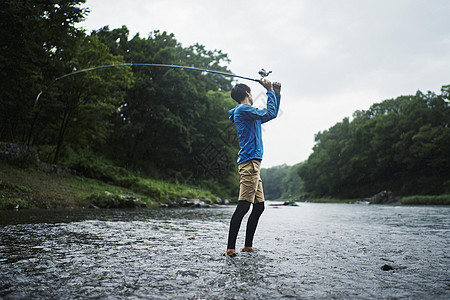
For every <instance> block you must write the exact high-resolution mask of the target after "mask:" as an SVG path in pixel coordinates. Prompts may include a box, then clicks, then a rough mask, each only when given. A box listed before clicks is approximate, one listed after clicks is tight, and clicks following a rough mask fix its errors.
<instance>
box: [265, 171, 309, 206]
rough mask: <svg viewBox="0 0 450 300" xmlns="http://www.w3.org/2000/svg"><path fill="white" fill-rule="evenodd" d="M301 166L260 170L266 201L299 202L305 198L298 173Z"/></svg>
mask: <svg viewBox="0 0 450 300" xmlns="http://www.w3.org/2000/svg"><path fill="white" fill-rule="evenodd" d="M301 165H302V164H296V165H293V166H287V165H281V166H276V167H272V168H269V169H261V179H262V181H263V185H264V196H265V198H267V199H268V200H277V199H282V200H288V199H291V200H300V199H302V198H303V197H304V196H305V192H304V187H303V185H304V184H303V180H302V179H301V178H300V176H299V174H298V171H299V168H300V166H301Z"/></svg>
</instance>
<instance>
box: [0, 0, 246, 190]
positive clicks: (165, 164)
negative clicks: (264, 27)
mask: <svg viewBox="0 0 450 300" xmlns="http://www.w3.org/2000/svg"><path fill="white" fill-rule="evenodd" d="M84 2H85V1H79V0H74V1H62V2H61V1H40V2H35V1H10V0H7V1H2V3H1V4H0V6H1V10H0V14H1V15H0V22H1V26H0V28H1V29H0V30H1V36H2V40H1V42H0V43H1V46H0V51H1V52H0V66H1V80H0V90H1V91H2V92H1V95H0V97H1V99H0V122H1V123H0V141H2V142H9V143H17V144H23V145H28V146H32V147H33V148H35V149H37V151H38V154H39V158H40V160H41V161H45V162H48V163H53V164H61V165H65V166H67V167H69V168H71V169H74V170H76V171H77V173H79V174H82V175H83V176H87V177H93V178H97V179H100V180H105V181H110V182H114V183H117V184H119V185H125V186H127V185H131V184H132V182H131V183H130V182H127V181H129V178H130V177H129V176H128V172H132V173H133V174H139V175H140V176H146V177H151V178H160V179H163V180H170V181H173V182H181V183H188V184H197V185H202V186H207V187H208V188H209V189H210V190H212V191H213V192H214V193H216V194H219V195H220V194H223V195H227V196H229V195H233V193H237V188H236V186H237V184H238V182H237V178H236V176H237V175H236V163H235V161H236V155H237V152H238V143H237V136H236V134H235V130H234V128H233V126H231V125H232V123H231V122H230V121H229V120H228V114H227V111H228V110H229V109H230V108H232V107H234V106H235V102H234V101H233V100H232V99H231V97H230V96H229V90H230V89H231V86H232V80H231V79H230V78H228V77H224V76H220V75H215V74H209V73H208V74H204V73H202V72H196V71H186V70H181V69H171V68H144V67H117V68H108V69H99V70H94V71H90V72H84V73H80V74H77V75H73V76H70V77H66V78H64V79H62V80H58V81H55V78H57V77H58V76H62V75H64V74H68V73H71V72H74V71H77V70H81V69H85V68H90V67H95V66H102V65H113V64H124V63H159V64H173V65H183V66H195V67H198V68H208V69H212V70H218V71H225V72H230V71H229V70H228V69H227V67H226V65H227V64H228V63H229V59H228V57H227V54H225V53H222V51H220V50H208V49H207V48H206V47H205V46H203V45H199V44H195V45H191V46H188V47H183V46H182V45H181V44H180V43H179V42H178V41H177V40H176V38H175V36H174V34H171V33H167V32H161V31H158V30H154V31H153V32H152V33H151V34H149V36H148V37H141V36H140V35H139V34H136V35H135V36H133V37H130V36H129V30H128V29H127V27H126V26H123V27H122V28H117V29H109V28H108V27H104V28H100V29H98V30H96V31H93V32H91V33H90V34H87V33H86V32H85V31H83V30H82V29H79V28H77V23H79V22H81V21H82V20H83V19H84V18H85V17H86V16H87V14H88V10H86V9H82V8H80V4H82V3H84ZM40 92H42V94H40V96H39V98H38V99H37V95H38V94H39V93H40Z"/></svg>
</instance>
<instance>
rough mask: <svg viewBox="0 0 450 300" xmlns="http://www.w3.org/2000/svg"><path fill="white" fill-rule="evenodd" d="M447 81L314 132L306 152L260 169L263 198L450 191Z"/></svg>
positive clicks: (399, 194) (371, 108) (375, 105)
mask: <svg viewBox="0 0 450 300" xmlns="http://www.w3.org/2000/svg"><path fill="white" fill-rule="evenodd" d="M449 124H450V85H446V86H443V87H442V89H441V94H439V95H437V94H435V93H433V92H428V93H426V94H424V93H422V92H420V91H418V92H417V93H416V95H411V96H400V97H397V98H395V99H388V100H385V101H382V102H381V103H375V104H373V105H372V106H371V107H370V108H369V109H368V110H362V111H359V110H358V111H355V112H354V113H353V118H352V120H351V121H350V118H344V119H343V120H342V121H341V122H338V123H336V124H335V125H334V126H332V127H330V128H329V129H327V130H324V131H322V132H318V133H317V134H316V135H315V142H316V143H315V146H314V147H313V152H312V153H311V155H310V156H309V157H308V159H307V160H306V161H304V162H302V163H299V164H296V165H294V166H286V165H282V166H277V167H273V168H270V169H264V170H262V171H261V177H262V179H263V181H264V192H265V194H266V197H267V198H268V199H272V200H274V199H292V200H298V199H305V198H311V197H313V198H316V197H317V198H323V197H325V198H328V197H332V198H344V199H345V198H365V197H370V196H372V195H374V194H376V193H378V192H380V191H383V190H388V191H392V192H393V193H394V194H395V195H397V196H410V195H440V194H445V193H446V194H450V127H449Z"/></svg>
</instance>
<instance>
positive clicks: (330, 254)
mask: <svg viewBox="0 0 450 300" xmlns="http://www.w3.org/2000/svg"><path fill="white" fill-rule="evenodd" d="M232 213H233V207H221V208H217V209H148V210H101V211H87V210H86V211H50V212H48V213H46V212H44V213H43V212H42V211H40V212H33V211H26V212H25V211H24V212H21V211H19V212H10V213H9V215H8V216H6V214H4V213H2V214H0V218H1V219H0V220H1V222H0V224H2V225H0V233H1V242H0V298H3V299H25V298H33V299H49V298H51V299H53V298H58V299H124V298H126V299H135V298H145V299H169V298H170V299H224V298H225V299H270V298H273V299H285V298H294V299H303V298H308V299H330V298H334V299H349V298H358V299H373V298H377V299H392V298H408V299H423V298H433V299H448V298H449V297H450V276H449V274H450V272H449V266H450V255H449V254H448V249H449V246H450V245H449V241H450V208H448V207H389V206H361V205H331V204H326V205H319V204H302V205H301V206H300V207H281V208H276V207H268V208H267V209H266V211H265V212H264V214H263V216H262V218H261V221H260V225H259V227H258V231H257V233H256V237H255V248H256V251H255V252H254V253H239V255H238V256H237V257H235V258H228V257H223V256H222V253H223V252H224V250H225V249H224V247H225V241H226V237H227V230H228V222H229V220H230V217H231V214H232ZM44 214H45V215H44ZM244 222H245V221H244ZM244 224H245V223H244ZM244 233H245V226H243V228H242V231H241V232H240V235H239V238H238V244H242V243H243V238H244ZM384 264H388V265H390V266H392V267H393V270H391V271H383V270H381V266H382V265H384Z"/></svg>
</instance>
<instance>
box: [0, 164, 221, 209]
mask: <svg viewBox="0 0 450 300" xmlns="http://www.w3.org/2000/svg"><path fill="white" fill-rule="evenodd" d="M0 170H1V172H0V209H14V208H19V209H21V208H44V209H47V208H83V207H105V208H107V207H113V206H114V205H116V206H117V205H122V206H125V207H127V206H130V205H132V204H133V203H134V205H135V206H136V207H141V206H147V207H148V206H158V205H160V204H161V203H173V202H174V201H177V200H178V199H181V198H188V199H202V200H203V201H205V202H216V201H218V198H217V197H216V196H215V195H214V194H212V193H211V192H209V191H207V190H204V189H200V188H197V187H192V186H186V185H181V184H172V183H168V182H165V181H158V180H153V179H148V178H137V179H136V180H137V181H136V182H135V183H134V184H133V185H131V186H130V187H129V188H124V187H120V186H116V185H113V184H109V183H105V182H103V181H100V180H96V179H91V178H86V177H80V176H74V175H71V174H56V173H49V172H43V171H41V170H38V169H36V168H31V167H30V168H20V167H16V166H12V165H9V164H6V163H5V162H2V161H0Z"/></svg>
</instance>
